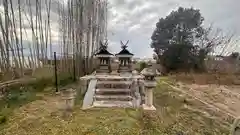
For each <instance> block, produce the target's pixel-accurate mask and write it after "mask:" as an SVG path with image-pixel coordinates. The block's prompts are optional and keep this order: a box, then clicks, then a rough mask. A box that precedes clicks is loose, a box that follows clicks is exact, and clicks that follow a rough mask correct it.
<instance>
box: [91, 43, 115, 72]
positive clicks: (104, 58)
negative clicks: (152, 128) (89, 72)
mask: <svg viewBox="0 0 240 135" xmlns="http://www.w3.org/2000/svg"><path fill="white" fill-rule="evenodd" d="M112 55H113V54H111V53H110V52H108V50H107V41H106V43H105V44H103V43H102V42H100V49H99V51H98V52H97V53H96V54H95V56H96V57H97V58H98V60H99V66H98V68H97V69H96V73H110V72H111V65H110V64H111V63H110V60H111V57H112Z"/></svg>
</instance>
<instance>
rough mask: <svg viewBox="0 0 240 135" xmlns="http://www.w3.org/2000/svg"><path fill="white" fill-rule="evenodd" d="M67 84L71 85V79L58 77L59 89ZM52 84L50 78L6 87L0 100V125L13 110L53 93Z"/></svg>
mask: <svg viewBox="0 0 240 135" xmlns="http://www.w3.org/2000/svg"><path fill="white" fill-rule="evenodd" d="M69 83H72V79H71V77H69V76H60V77H59V82H58V84H59V87H62V86H65V85H67V84H69ZM53 84H54V82H53V79H52V78H40V79H37V80H36V81H34V82H31V83H28V84H26V85H22V84H18V85H14V86H11V87H8V88H7V89H6V92H5V93H4V97H3V98H1V99H0V125H1V124H4V123H5V122H6V121H7V120H8V117H9V116H10V115H11V113H12V112H13V110H14V109H16V108H19V107H21V106H23V105H25V104H28V103H30V102H33V101H36V100H41V99H42V97H43V96H45V95H49V94H52V93H54V91H55V90H54V88H53V87H54V86H53ZM0 129H1V127H0Z"/></svg>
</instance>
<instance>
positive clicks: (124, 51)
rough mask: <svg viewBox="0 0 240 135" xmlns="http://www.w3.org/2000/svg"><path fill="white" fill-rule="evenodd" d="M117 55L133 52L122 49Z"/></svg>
mask: <svg viewBox="0 0 240 135" xmlns="http://www.w3.org/2000/svg"><path fill="white" fill-rule="evenodd" d="M116 55H132V56H133V54H132V53H130V52H129V51H128V50H127V49H122V50H121V51H120V52H119V53H117V54H116Z"/></svg>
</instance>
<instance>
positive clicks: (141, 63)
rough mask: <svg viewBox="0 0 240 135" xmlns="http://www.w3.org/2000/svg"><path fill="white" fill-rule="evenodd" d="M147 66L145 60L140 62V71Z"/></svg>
mask: <svg viewBox="0 0 240 135" xmlns="http://www.w3.org/2000/svg"><path fill="white" fill-rule="evenodd" d="M146 67H147V63H146V62H140V72H141V71H142V70H143V69H144V68H146Z"/></svg>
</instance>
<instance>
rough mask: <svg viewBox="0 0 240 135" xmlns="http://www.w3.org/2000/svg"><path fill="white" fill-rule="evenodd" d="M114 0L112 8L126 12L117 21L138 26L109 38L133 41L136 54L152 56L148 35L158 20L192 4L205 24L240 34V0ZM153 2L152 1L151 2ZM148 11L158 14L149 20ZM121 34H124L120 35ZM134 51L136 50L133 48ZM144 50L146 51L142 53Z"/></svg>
mask: <svg viewBox="0 0 240 135" xmlns="http://www.w3.org/2000/svg"><path fill="white" fill-rule="evenodd" d="M119 1H121V0H114V1H112V2H111V1H110V3H111V4H112V7H113V8H114V9H115V10H116V11H117V12H119V13H125V14H123V15H124V16H122V17H121V19H120V20H118V23H120V24H121V23H122V24H125V23H124V21H126V20H127V21H130V23H128V25H125V27H124V29H130V28H131V27H132V26H134V25H140V26H141V27H140V28H139V29H136V31H130V32H127V31H126V30H116V31H114V29H111V31H114V33H115V34H114V36H110V37H109V38H110V39H111V40H112V41H113V42H118V41H117V40H119V39H121V38H123V37H127V38H128V39H130V40H131V41H132V44H131V45H130V46H132V49H133V51H134V53H136V54H137V56H144V55H145V54H149V56H150V57H151V56H152V55H150V54H151V52H147V51H151V49H147V48H149V44H150V41H151V40H150V37H151V34H152V32H153V30H154V28H155V27H156V26H155V24H156V23H157V21H158V19H159V18H161V17H165V16H166V15H168V14H169V13H170V12H171V11H172V10H175V9H177V7H179V6H183V7H194V8H197V9H200V11H201V13H202V15H203V17H204V18H205V21H204V25H205V26H208V25H209V24H211V23H213V24H214V27H216V28H221V29H223V31H226V33H227V32H231V31H232V32H235V34H236V36H240V26H239V23H240V17H239V15H238V12H239V9H240V1H239V0H148V1H146V0H125V1H121V2H119ZM151 3H152V4H151ZM146 4H151V6H150V7H148V8H144V9H142V10H139V11H138V12H134V13H133V10H134V9H135V8H138V7H141V6H143V5H146ZM150 14H157V17H154V18H150V19H148V18H147V16H149V15H150ZM144 18H146V19H148V20H145V21H144V22H140V20H142V19H144ZM112 19H114V16H111V17H110V18H109V23H111V20H112ZM123 35H124V36H123ZM135 49H136V50H137V51H136V50H135ZM143 52H145V53H143Z"/></svg>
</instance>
